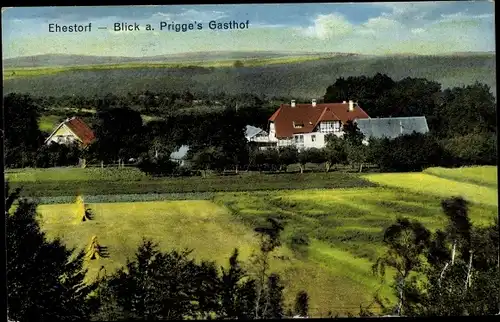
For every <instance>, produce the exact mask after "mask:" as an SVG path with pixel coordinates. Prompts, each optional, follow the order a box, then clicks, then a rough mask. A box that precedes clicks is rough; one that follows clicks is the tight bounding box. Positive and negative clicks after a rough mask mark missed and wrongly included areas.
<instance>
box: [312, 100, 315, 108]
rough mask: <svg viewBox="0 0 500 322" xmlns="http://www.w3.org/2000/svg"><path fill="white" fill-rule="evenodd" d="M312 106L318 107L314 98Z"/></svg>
mask: <svg viewBox="0 0 500 322" xmlns="http://www.w3.org/2000/svg"><path fill="white" fill-rule="evenodd" d="M312 106H313V107H316V100H315V99H314V98H313V100H312Z"/></svg>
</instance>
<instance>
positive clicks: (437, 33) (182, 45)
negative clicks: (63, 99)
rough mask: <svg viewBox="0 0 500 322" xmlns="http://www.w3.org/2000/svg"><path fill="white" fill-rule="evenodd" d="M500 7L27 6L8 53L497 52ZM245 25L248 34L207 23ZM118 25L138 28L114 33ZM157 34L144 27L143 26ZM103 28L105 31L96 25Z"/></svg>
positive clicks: (8, 39)
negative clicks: (185, 27) (66, 28)
mask: <svg viewBox="0 0 500 322" xmlns="http://www.w3.org/2000/svg"><path fill="white" fill-rule="evenodd" d="M494 18H495V17H494V3H493V2H490V1H475V2H474V1H456V2H447V1H437V2H413V3H412V2H407V3H394V2H392V3H389V2H387V3H380V2H379V3H336V4H326V3H325V4H320V3H316V4H257V5H250V4H244V5H197V6H188V5H183V6H118V7H31V8H30V7H23V8H9V9H6V10H4V9H3V13H2V36H3V41H2V49H3V50H2V52H3V58H10V57H16V56H31V55H40V54H75V55H98V56H130V57H141V56H154V55H164V54H173V53H183V52H197V51H309V52H325V51H327V52H350V53H360V54H369V55H381V54H399V53H415V54H440V53H449V52H466V51H474V52H481V51H495V27H494ZM212 20H215V21H217V22H229V21H233V20H235V21H237V22H246V21H247V20H248V21H249V28H248V29H246V30H222V31H214V30H210V29H209V27H208V23H209V22H210V21H212ZM161 21H164V22H166V23H172V22H174V23H191V22H195V21H196V22H197V23H202V25H203V29H202V30H191V31H187V32H174V31H167V30H163V31H160V28H159V26H160V22H161ZM115 22H127V23H132V24H133V23H134V22H135V23H138V24H139V25H140V28H142V30H141V31H131V32H116V31H114V30H113V24H114V23H115ZM50 23H57V24H60V25H74V24H75V23H76V24H81V25H88V24H89V23H92V31H91V32H89V33H50V32H49V28H48V26H49V24H50ZM148 23H149V24H151V25H152V27H153V28H154V29H155V30H154V31H146V30H145V26H146V24H148ZM97 27H107V28H108V29H107V30H98V29H97Z"/></svg>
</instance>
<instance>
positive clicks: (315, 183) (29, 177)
mask: <svg viewBox="0 0 500 322" xmlns="http://www.w3.org/2000/svg"><path fill="white" fill-rule="evenodd" d="M6 178H7V180H9V182H10V183H11V186H12V187H13V188H16V187H20V186H22V187H23V194H24V195H25V196H29V197H59V196H75V195H76V194H78V193H83V194H84V195H123V194H150V193H154V194H165V193H197V192H200V193H201V192H222V191H256V190H281V189H319V188H321V189H332V188H348V187H370V186H375V185H376V184H374V183H371V182H368V181H367V180H364V179H362V178H359V177H358V176H357V175H354V174H348V173H304V174H298V173H287V174H259V173H241V174H239V175H233V176H211V177H206V178H201V177H183V178H151V177H149V176H146V175H144V174H142V173H141V172H140V171H138V170H137V169H127V168H124V169H118V168H115V169H112V168H110V169H106V168H105V169H100V168H89V169H76V168H57V169H46V170H45V169H42V170H28V171H26V170H24V171H12V172H7V174H6Z"/></svg>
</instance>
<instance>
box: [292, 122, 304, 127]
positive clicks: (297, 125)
mask: <svg viewBox="0 0 500 322" xmlns="http://www.w3.org/2000/svg"><path fill="white" fill-rule="evenodd" d="M293 127H294V128H296V129H300V128H303V127H304V123H302V122H295V121H294V122H293Z"/></svg>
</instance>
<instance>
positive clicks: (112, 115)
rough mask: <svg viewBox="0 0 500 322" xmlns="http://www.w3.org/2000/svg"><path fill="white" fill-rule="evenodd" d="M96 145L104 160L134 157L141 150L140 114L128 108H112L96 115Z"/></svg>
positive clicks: (142, 146)
mask: <svg viewBox="0 0 500 322" xmlns="http://www.w3.org/2000/svg"><path fill="white" fill-rule="evenodd" d="M96 117H97V119H96V128H95V134H96V142H95V144H96V146H97V150H98V151H99V152H98V154H99V155H100V156H101V157H102V158H104V161H108V162H109V161H111V160H118V161H119V162H121V161H122V160H126V159H128V158H136V157H138V156H139V154H140V153H141V152H142V151H143V149H144V145H143V137H142V135H143V133H144V131H143V126H142V118H141V115H140V114H139V113H138V112H136V111H133V110H131V109H129V108H112V109H107V110H104V111H101V112H98V113H97V115H96Z"/></svg>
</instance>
